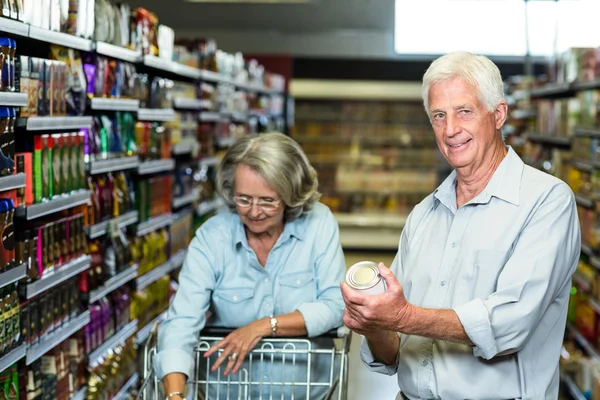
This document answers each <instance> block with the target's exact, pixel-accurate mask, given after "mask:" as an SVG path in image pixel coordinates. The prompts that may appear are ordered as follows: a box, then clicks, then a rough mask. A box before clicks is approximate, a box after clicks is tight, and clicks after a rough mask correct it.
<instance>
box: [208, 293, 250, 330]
mask: <svg viewBox="0 0 600 400" xmlns="http://www.w3.org/2000/svg"><path fill="white" fill-rule="evenodd" d="M253 300H254V289H253V288H247V287H239V288H220V289H216V290H215V292H214V294H213V298H212V303H213V308H214V310H215V313H216V314H217V316H218V318H219V320H220V321H221V322H222V323H224V324H225V325H226V326H243V325H246V324H248V323H250V322H252V321H253V317H254V316H255V314H256V310H255V307H254V305H253Z"/></svg>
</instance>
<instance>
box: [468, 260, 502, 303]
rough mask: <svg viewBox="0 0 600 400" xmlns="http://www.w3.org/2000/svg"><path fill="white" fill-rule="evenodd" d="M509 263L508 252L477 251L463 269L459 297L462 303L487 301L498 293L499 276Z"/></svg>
mask: <svg viewBox="0 0 600 400" xmlns="http://www.w3.org/2000/svg"><path fill="white" fill-rule="evenodd" d="M506 261H507V252H506V251H502V250H495V249H482V250H476V251H475V252H474V253H473V255H472V257H471V259H470V260H466V265H465V266H464V268H462V269H461V275H460V284H459V287H458V288H457V289H458V290H459V293H458V297H461V298H462V302H461V303H466V302H468V301H471V300H473V299H486V298H487V297H488V296H489V295H491V294H492V293H494V292H495V291H496V286H497V282H498V276H499V275H500V273H501V272H502V269H503V268H504V265H505V264H506Z"/></svg>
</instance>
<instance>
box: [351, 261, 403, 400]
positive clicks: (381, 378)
mask: <svg viewBox="0 0 600 400" xmlns="http://www.w3.org/2000/svg"><path fill="white" fill-rule="evenodd" d="M345 256H346V266H347V267H349V266H351V265H352V264H354V263H356V262H358V261H364V260H370V261H375V262H383V263H384V264H385V265H387V266H388V267H389V266H390V265H391V263H392V261H393V259H394V254H393V253H375V252H373V253H363V252H348V251H346V252H345ZM361 340H362V337H361V336H360V335H358V334H356V333H354V334H353V336H352V346H351V349H350V364H349V366H348V368H349V370H348V375H349V377H348V400H371V399H373V400H394V399H395V398H396V395H397V394H398V382H397V380H396V377H395V376H386V375H382V374H376V373H374V372H370V371H369V370H368V369H367V368H366V367H365V366H364V365H363V363H362V362H361V360H360V343H361Z"/></svg>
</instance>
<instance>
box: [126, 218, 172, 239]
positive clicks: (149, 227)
mask: <svg viewBox="0 0 600 400" xmlns="http://www.w3.org/2000/svg"><path fill="white" fill-rule="evenodd" d="M172 223H173V215H171V214H170V213H169V214H164V215H159V216H158V217H154V218H150V219H149V220H148V221H144V222H141V223H139V224H138V225H137V227H136V229H135V234H136V235H137V236H138V237H140V236H144V235H147V234H148V233H150V232H154V231H157V230H159V229H161V228H164V227H167V226H169V225H171V224H172Z"/></svg>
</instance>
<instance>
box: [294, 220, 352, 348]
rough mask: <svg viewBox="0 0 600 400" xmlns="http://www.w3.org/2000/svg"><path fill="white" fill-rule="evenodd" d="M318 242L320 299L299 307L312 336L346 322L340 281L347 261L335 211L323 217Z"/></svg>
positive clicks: (317, 268) (317, 273)
mask: <svg viewBox="0 0 600 400" xmlns="http://www.w3.org/2000/svg"><path fill="white" fill-rule="evenodd" d="M315 243H316V244H317V245H316V246H317V252H316V254H317V256H316V259H315V278H316V281H317V300H316V301H314V302H308V303H303V304H301V305H300V306H299V307H298V311H299V312H300V313H301V314H302V317H303V318H304V322H305V324H306V330H307V332H308V336H309V337H315V336H319V335H322V334H323V333H325V332H327V331H329V330H331V329H333V328H337V327H339V326H342V324H343V321H342V317H343V316H344V300H343V299H342V293H341V291H340V282H341V281H342V280H343V279H344V276H345V274H346V266H345V265H346V264H345V261H344V254H343V253H342V246H341V245H340V234H339V228H338V224H337V221H336V219H335V217H334V216H333V214H332V213H331V211H327V213H326V214H325V215H324V216H323V217H322V218H321V221H320V224H319V229H318V237H317V238H316V240H315Z"/></svg>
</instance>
